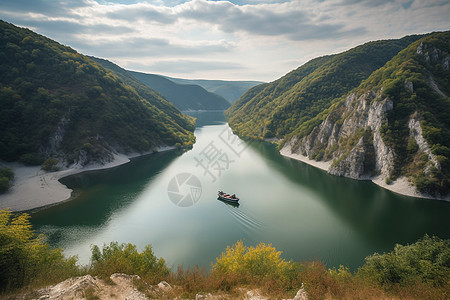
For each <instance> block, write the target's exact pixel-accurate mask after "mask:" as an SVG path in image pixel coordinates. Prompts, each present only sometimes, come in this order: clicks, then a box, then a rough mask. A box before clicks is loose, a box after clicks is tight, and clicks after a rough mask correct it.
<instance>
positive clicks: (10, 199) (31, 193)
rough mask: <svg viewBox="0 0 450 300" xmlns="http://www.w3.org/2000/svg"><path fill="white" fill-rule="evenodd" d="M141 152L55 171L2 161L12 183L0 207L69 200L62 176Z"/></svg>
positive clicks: (23, 207) (69, 191)
mask: <svg viewBox="0 0 450 300" xmlns="http://www.w3.org/2000/svg"><path fill="white" fill-rule="evenodd" d="M173 149H175V148H174V147H161V148H158V152H162V151H167V150H173ZM151 153H152V152H147V153H143V154H138V153H134V154H130V155H125V154H115V155H114V160H113V161H111V162H109V163H106V164H104V165H102V164H90V165H87V166H84V167H82V166H80V165H73V166H71V167H69V168H67V169H64V170H61V171H57V172H46V171H43V170H41V167H40V166H33V167H29V166H24V165H23V164H20V163H17V162H14V163H2V165H3V166H4V167H8V168H11V169H13V171H14V183H13V186H12V187H11V188H10V190H9V191H8V192H6V193H4V194H2V195H0V209H10V210H11V211H15V212H18V211H28V210H33V209H37V208H42V207H45V206H50V205H55V204H58V203H61V202H65V201H68V200H70V199H71V196H72V189H69V188H68V187H67V186H65V185H64V184H62V183H61V182H59V180H60V179H61V178H63V177H66V176H70V175H74V174H78V173H82V172H86V171H94V170H102V169H109V168H113V167H117V166H120V165H123V164H126V163H128V162H129V161H130V159H132V158H134V157H138V156H142V155H148V154H151Z"/></svg>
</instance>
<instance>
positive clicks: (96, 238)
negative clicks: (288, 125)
mask: <svg viewBox="0 0 450 300" xmlns="http://www.w3.org/2000/svg"><path fill="white" fill-rule="evenodd" d="M196 117H198V122H197V129H196V132H195V134H196V137H197V143H196V144H195V145H194V147H193V149H192V150H190V151H187V152H181V151H168V152H162V153H158V154H154V155H149V156H146V157H140V158H137V159H134V160H132V161H131V162H130V163H128V164H126V165H123V166H119V167H116V168H113V169H108V170H103V171H96V172H89V173H84V174H78V175H75V176H71V177H68V178H65V179H63V180H62V182H63V183H64V184H66V185H68V186H70V187H72V188H74V189H75V190H76V193H77V195H78V196H77V197H76V199H75V200H73V201H70V202H67V203H64V204H61V205H58V206H55V207H52V208H49V209H46V210H43V211H40V212H37V213H34V214H33V215H32V222H33V224H34V226H35V228H36V229H37V231H38V232H40V233H44V234H45V235H46V236H47V237H48V241H49V243H50V244H51V245H52V246H55V247H62V248H63V249H64V251H65V253H66V255H78V256H79V260H80V262H81V263H83V264H86V263H88V262H89V257H90V247H91V245H94V244H96V245H103V244H104V243H109V242H110V241H118V242H129V243H133V244H135V245H137V246H138V248H139V249H143V247H144V246H145V245H147V244H152V246H153V250H154V252H155V254H156V255H157V256H162V257H164V258H165V259H166V261H167V262H168V264H169V266H172V267H176V266H177V265H178V264H182V265H183V266H185V267H191V266H193V265H199V266H201V267H206V268H209V267H210V265H211V262H214V261H215V258H216V257H218V256H219V255H220V253H221V252H222V251H223V250H224V249H225V248H226V246H227V245H232V244H233V243H235V242H236V241H238V240H243V241H244V243H245V244H246V245H256V244H258V243H259V242H265V243H272V244H273V246H275V247H276V248H277V250H281V251H282V252H283V257H284V258H286V259H292V260H294V261H302V260H312V259H318V260H321V261H323V262H324V263H325V264H326V265H327V267H333V266H339V265H340V264H342V265H346V266H349V267H351V268H353V269H354V268H357V267H358V266H360V265H362V264H363V263H364V257H366V256H367V255H369V254H372V253H374V252H379V253H381V252H385V251H388V250H390V249H392V248H393V247H394V245H395V243H401V244H406V243H412V242H415V241H416V240H417V239H419V238H420V237H422V236H423V235H424V234H425V233H428V234H429V235H433V234H434V235H437V236H439V237H441V238H450V230H449V228H450V218H449V213H450V204H449V203H445V202H441V201H432V200H424V199H416V198H410V197H404V196H400V195H397V194H394V193H392V192H389V191H386V190H384V189H382V188H379V187H378V186H376V185H375V184H372V183H371V182H362V181H355V180H351V179H346V178H341V177H335V176H331V175H328V174H327V173H325V172H323V171H321V170H318V169H316V168H313V167H310V166H308V165H306V164H303V163H301V162H298V161H295V160H292V159H288V158H284V157H282V156H281V155H279V154H278V152H277V151H276V149H275V148H274V147H273V146H272V145H270V144H267V143H263V142H252V143H250V144H248V143H243V142H242V141H241V140H239V139H238V138H237V137H236V136H234V135H232V134H231V133H230V131H229V130H228V126H227V124H226V122H225V119H224V117H223V114H222V113H201V114H197V115H196ZM208 163H210V164H209V165H208ZM195 178H196V179H198V181H195V180H193V179H195ZM184 179H188V180H187V181H186V182H185V183H184V184H183V180H184ZM176 189H178V190H176ZM218 190H223V191H225V192H228V193H236V195H237V196H238V197H240V199H241V200H240V206H239V207H235V206H230V205H228V204H225V203H223V202H221V201H219V200H217V191H218Z"/></svg>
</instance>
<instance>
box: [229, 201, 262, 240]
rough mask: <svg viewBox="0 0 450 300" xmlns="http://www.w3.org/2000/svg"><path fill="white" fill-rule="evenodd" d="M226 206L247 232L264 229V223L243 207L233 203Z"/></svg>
mask: <svg viewBox="0 0 450 300" xmlns="http://www.w3.org/2000/svg"><path fill="white" fill-rule="evenodd" d="M226 207H227V211H228V212H229V213H230V215H231V216H232V217H233V218H234V219H235V220H236V221H238V224H239V226H240V227H241V228H242V229H243V231H244V232H245V233H246V234H250V233H255V232H257V231H262V230H263V229H264V227H265V226H264V224H263V223H261V222H260V221H258V220H256V219H255V218H253V217H252V216H250V215H249V214H247V213H246V212H245V211H243V210H242V209H240V208H238V207H234V206H231V205H226Z"/></svg>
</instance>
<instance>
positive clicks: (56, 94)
mask: <svg viewBox="0 0 450 300" xmlns="http://www.w3.org/2000/svg"><path fill="white" fill-rule="evenodd" d="M0 61H1V63H0V101H1V102H0V103H1V110H0V128H1V135H0V159H4V160H7V161H15V160H19V159H22V160H24V161H28V162H36V161H35V160H37V161H39V160H40V159H36V157H38V156H51V155H55V153H57V152H58V153H59V154H61V153H63V156H64V159H65V160H67V161H68V162H75V161H78V160H79V158H80V156H83V157H85V158H88V160H89V159H93V160H98V161H101V160H103V159H104V158H105V155H106V156H108V155H110V153H111V151H113V150H117V151H121V152H131V151H138V152H143V151H149V150H151V149H153V148H156V147H158V146H162V145H174V144H179V145H189V144H192V143H193V141H194V135H193V133H192V130H193V128H194V121H193V119H192V118H190V117H188V116H185V115H183V114H181V113H180V112H179V111H178V110H177V109H176V108H175V107H174V106H173V105H171V104H170V103H168V102H167V101H166V100H165V99H162V98H161V97H160V96H159V95H158V94H157V93H154V92H150V91H146V93H143V92H141V93H139V91H137V89H136V88H134V87H132V86H130V85H128V84H126V83H125V82H124V81H123V80H121V79H120V78H119V77H118V76H117V75H116V74H114V73H113V72H111V71H107V70H106V69H104V68H103V67H101V66H100V65H98V64H97V63H95V62H93V61H92V60H91V59H89V58H88V57H86V56H83V55H81V54H79V53H77V52H76V51H75V50H73V49H71V48H69V47H66V46H63V45H61V44H59V43H57V42H55V41H52V40H50V39H48V38H46V37H44V36H41V35H38V34H36V33H34V32H32V31H30V30H28V29H23V28H18V27H16V26H14V25H12V24H8V23H6V22H3V21H0ZM84 162H85V163H86V162H88V161H86V160H84Z"/></svg>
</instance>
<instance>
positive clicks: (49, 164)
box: [41, 158, 59, 172]
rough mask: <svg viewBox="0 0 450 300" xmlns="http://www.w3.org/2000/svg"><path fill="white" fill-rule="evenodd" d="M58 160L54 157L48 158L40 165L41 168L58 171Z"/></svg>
mask: <svg viewBox="0 0 450 300" xmlns="http://www.w3.org/2000/svg"><path fill="white" fill-rule="evenodd" d="M58 163H59V161H58V160H57V159H55V158H48V159H47V160H46V161H45V162H44V163H43V164H42V166H41V169H42V170H44V171H47V172H55V171H58V170H59V169H58V167H57V165H58Z"/></svg>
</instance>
